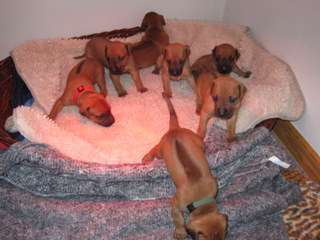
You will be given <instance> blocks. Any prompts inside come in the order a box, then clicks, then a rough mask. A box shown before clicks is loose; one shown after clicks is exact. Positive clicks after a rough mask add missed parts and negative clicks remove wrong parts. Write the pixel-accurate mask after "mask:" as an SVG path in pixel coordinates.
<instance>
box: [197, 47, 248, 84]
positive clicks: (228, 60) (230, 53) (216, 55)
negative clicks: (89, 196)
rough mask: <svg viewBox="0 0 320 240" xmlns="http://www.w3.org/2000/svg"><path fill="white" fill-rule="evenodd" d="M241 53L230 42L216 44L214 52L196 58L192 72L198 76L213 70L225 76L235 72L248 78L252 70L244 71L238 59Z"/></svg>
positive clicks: (218, 75)
mask: <svg viewBox="0 0 320 240" xmlns="http://www.w3.org/2000/svg"><path fill="white" fill-rule="evenodd" d="M239 57H240V53H239V51H238V50H237V49H235V48H234V47H233V46H231V45H230V44H228V43H223V44H221V45H218V46H216V47H215V48H214V49H213V50H212V54H209V55H205V56H202V57H200V58H199V59H198V60H196V61H195V62H194V63H193V64H192V66H191V69H192V72H193V74H194V75H195V77H196V78H197V77H198V76H199V74H200V73H201V72H212V73H214V74H215V75H216V76H217V77H221V76H225V75H228V74H230V73H231V72H234V73H236V74H238V75H239V76H241V77H244V78H248V77H250V75H251V72H250V71H246V72H244V71H242V70H241V69H240V68H239V67H238V65H237V64H236V61H237V60H238V59H239Z"/></svg>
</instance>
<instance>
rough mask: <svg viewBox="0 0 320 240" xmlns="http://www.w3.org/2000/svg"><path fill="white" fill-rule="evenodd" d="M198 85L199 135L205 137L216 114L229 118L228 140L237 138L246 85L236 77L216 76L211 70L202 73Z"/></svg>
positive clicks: (219, 116)
mask: <svg viewBox="0 0 320 240" xmlns="http://www.w3.org/2000/svg"><path fill="white" fill-rule="evenodd" d="M197 87H198V89H197V110H196V112H197V113H198V114H200V122H199V127H198V131H197V133H198V135H199V136H201V137H205V134H206V131H207V123H208V121H209V119H210V118H211V117H213V116H215V117H218V118H221V119H225V120H227V140H228V141H229V142H231V141H233V140H235V139H236V135H235V125H236V121H237V117H238V112H239V109H240V103H241V100H242V98H243V96H244V94H245V92H246V87H245V86H244V85H243V84H242V83H240V82H238V81H237V80H235V79H234V78H231V77H219V78H215V76H214V75H213V74H212V73H209V72H204V73H201V74H200V76H199V77H198V81H197Z"/></svg>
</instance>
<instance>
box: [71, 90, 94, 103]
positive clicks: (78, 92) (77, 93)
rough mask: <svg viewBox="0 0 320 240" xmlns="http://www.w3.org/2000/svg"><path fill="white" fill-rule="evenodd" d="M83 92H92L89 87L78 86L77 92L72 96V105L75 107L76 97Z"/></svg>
mask: <svg viewBox="0 0 320 240" xmlns="http://www.w3.org/2000/svg"><path fill="white" fill-rule="evenodd" d="M84 90H91V91H92V90H93V89H92V88H91V87H88V86H82V85H81V86H80V87H78V88H77V91H76V92H75V93H74V95H73V103H74V105H77V98H78V95H79V94H80V93H81V92H83V91H84Z"/></svg>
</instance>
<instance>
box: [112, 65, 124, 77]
mask: <svg viewBox="0 0 320 240" xmlns="http://www.w3.org/2000/svg"><path fill="white" fill-rule="evenodd" d="M111 72H112V73H113V74H116V75H120V74H122V69H121V68H119V67H113V68H111Z"/></svg>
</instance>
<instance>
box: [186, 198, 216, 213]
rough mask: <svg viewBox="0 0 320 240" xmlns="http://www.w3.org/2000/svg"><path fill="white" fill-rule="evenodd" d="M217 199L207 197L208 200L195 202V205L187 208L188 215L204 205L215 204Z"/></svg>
mask: <svg viewBox="0 0 320 240" xmlns="http://www.w3.org/2000/svg"><path fill="white" fill-rule="evenodd" d="M215 201H216V199H215V198H214V197H207V198H204V199H201V200H199V201H196V202H193V203H190V204H189V205H188V206H187V210H186V211H187V213H188V214H190V213H191V212H192V211H194V210H195V209H196V208H198V207H200V206H202V205H205V204H207V203H210V202H215Z"/></svg>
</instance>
